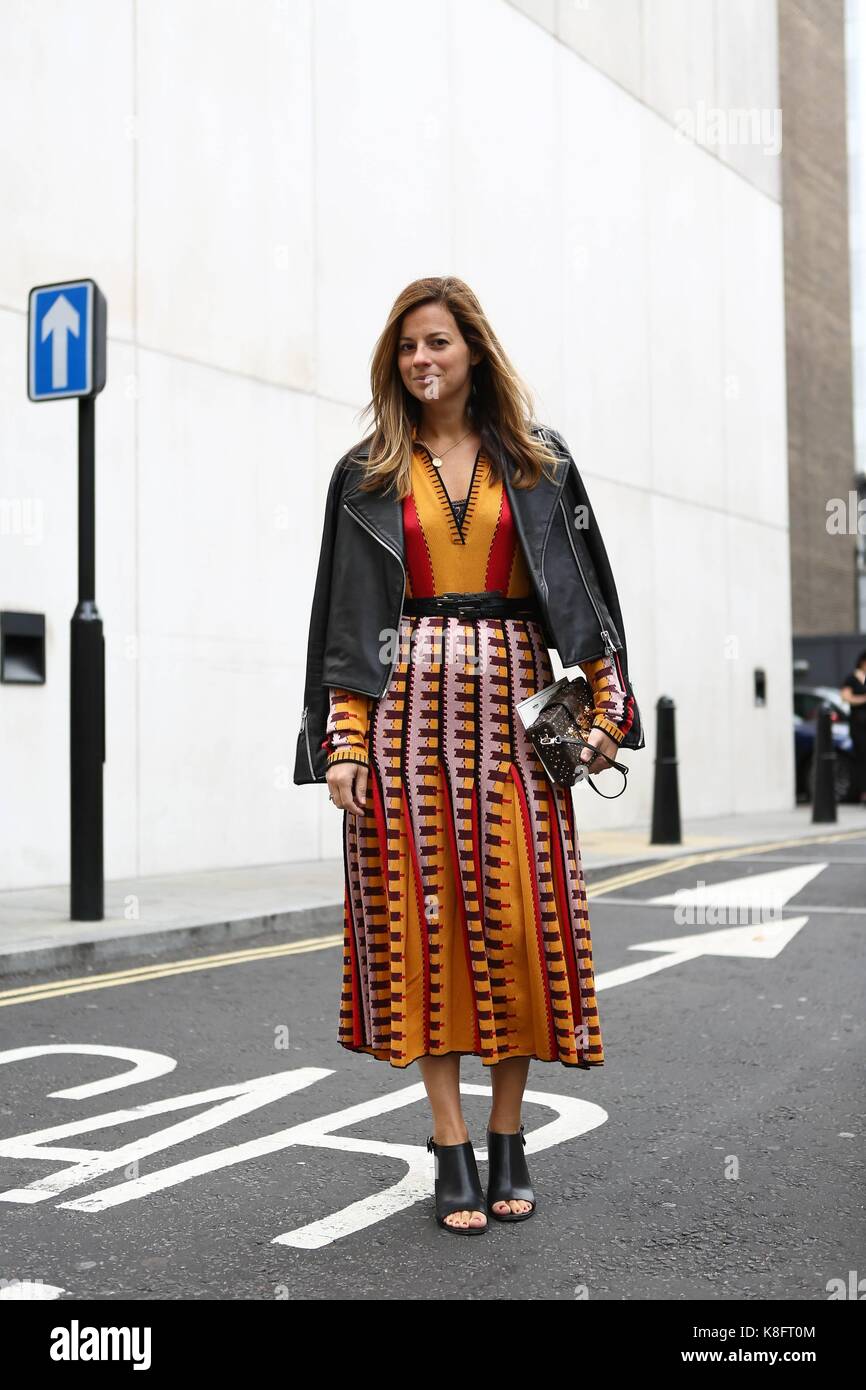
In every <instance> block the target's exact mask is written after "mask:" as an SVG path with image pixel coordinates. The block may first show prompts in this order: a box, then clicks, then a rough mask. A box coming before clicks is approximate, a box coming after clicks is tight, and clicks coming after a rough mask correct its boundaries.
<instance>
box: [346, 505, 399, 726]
mask: <svg viewBox="0 0 866 1390" xmlns="http://www.w3.org/2000/svg"><path fill="white" fill-rule="evenodd" d="M343 508H344V510H345V511H347V512H348V513H349V515H350V516H353V517H354V518H355V520H356V521H357V523H358V525H359V526H363V528H364V530H365V531H369V533H370V535H371V536H372V537H373V539H374V540H377V541H378V542H379V544H380V545H383V546H384V547H385V549H386V550H387V551H389V552H390V554H391V555H393V556H394V559H395V560H396V561H397V563H398V565H399V566H400V570H401V572H402V574H403V592H402V594H401V595H400V612H399V614H398V616H397V624H396V628H395V632H396V637H397V642H396V651H395V654H394V660H393V661H392V662H391V669H390V671H389V672H388V679H387V680H386V682H385V685H384V687H383V688H382V689H381V690H362V691H361V694H362V695H369V696H370V697H371V698H372V699H374V700H381V698H382V696H383V695H384V694H385V691H386V690H387V689H388V686H389V685H390V684H391V677H392V676H393V674H394V667H395V666H396V665H397V657H398V656H399V654H400V624H401V619H402V617H403V600H404V599H405V597H406V566H405V565H404V564H403V561H402V559H401V558H400V554H399V552H398V551H396V550H395V549H394V547H393V545H389V544H388V542H387V541H383V540H382V537H381V536H380V535H379V533H378V531H374V530H373V528H372V526H371V525H370V524H369V523H368V522H366V521H365V520H364V519H363V517H360V516H359V515H358V513H357V512H356V511H355V510H354V509H353V508H352V507H350V506H349V504H348V502H344V503H343Z"/></svg>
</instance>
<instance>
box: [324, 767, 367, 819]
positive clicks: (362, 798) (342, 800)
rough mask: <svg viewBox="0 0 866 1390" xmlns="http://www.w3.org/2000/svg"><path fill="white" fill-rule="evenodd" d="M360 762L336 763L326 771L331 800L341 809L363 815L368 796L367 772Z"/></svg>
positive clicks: (351, 813) (352, 813) (355, 814)
mask: <svg viewBox="0 0 866 1390" xmlns="http://www.w3.org/2000/svg"><path fill="white" fill-rule="evenodd" d="M368 771H369V769H368V768H366V767H362V766H361V764H360V763H334V765H333V766H332V767H329V768H328V770H327V772H326V773H325V781H326V782H327V783H328V788H329V790H330V795H331V800H332V801H333V803H334V805H335V806H336V807H337V808H338V810H340V811H348V812H349V814H350V815H353V816H363V815H364V813H365V802H366V797H367V773H368Z"/></svg>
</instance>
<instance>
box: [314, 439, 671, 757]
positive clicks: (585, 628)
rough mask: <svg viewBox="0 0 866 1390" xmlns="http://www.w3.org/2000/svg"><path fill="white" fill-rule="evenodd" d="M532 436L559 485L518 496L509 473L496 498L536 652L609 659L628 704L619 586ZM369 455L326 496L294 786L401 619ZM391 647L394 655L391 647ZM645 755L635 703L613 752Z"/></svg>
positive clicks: (371, 674)
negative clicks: (529, 609) (537, 625)
mask: <svg viewBox="0 0 866 1390" xmlns="http://www.w3.org/2000/svg"><path fill="white" fill-rule="evenodd" d="M533 433H535V434H539V435H541V436H542V437H543V438H544V439H545V441H546V442H547V443H548V445H549V446H550V447H551V448H552V449H553V451H554V452H555V453H557V454H558V455H559V458H560V465H559V467H558V469H557V477H556V480H555V481H553V480H551V479H550V478H548V477H547V476H546V474H543V475H542V477H541V479H540V480H539V482H538V483H537V484H536V486H535V487H534V488H516V487H514V486H513V485H512V481H511V476H510V475H511V472H512V467H511V466H509V467H507V468H506V469H505V488H506V490H507V494H508V501H509V504H510V506H511V511H512V515H513V516H514V522H515V526H516V529H517V534H518V536H519V538H520V541H521V545H522V547H523V552H524V555H525V557H526V562H527V567H528V569H529V573H530V576H531V579H532V584H533V588H534V591H535V596H536V598H537V600H538V603H539V605H540V609H541V613H542V618H543V624H542V626H543V631H544V638H545V641H546V643H547V646H548V647H549V648H555V649H556V651H557V652H558V654H559V659H560V661H561V663H562V665H563V667H565V668H566V669H567V668H568V667H570V666H576V665H577V664H578V663H579V662H581V661H591V660H593V659H595V658H596V657H600V656H603V655H604V654H605V653H607V654H611V653H612V652H613V651H614V650H616V651H617V652H618V653H619V664H620V668H621V671H622V676H623V680H624V681H625V683H626V690H627V692H628V693H629V694H631V695H632V696H633V695H634V691H633V689H632V686H631V682H630V680H629V674H628V654H627V651H626V642H625V630H624V628H623V621H622V614H621V612H620V606H619V599H618V597H617V592H616V586H615V584H614V579H613V574H612V573H611V568H610V564H609V561H608V557H607V552H606V550H605V547H604V542H603V540H602V537H601V532H600V530H599V527H598V523H597V522H596V519H595V515H594V513H593V510H592V506H591V504H590V501H589V497H588V496H587V493H586V489H585V487H584V485H583V480H582V479H581V476H580V473H579V472H578V469H577V465H576V463H575V462H574V459H573V458H572V457H571V454H570V453H569V451H568V448H567V446H566V444H565V441H564V440H563V438H562V436H561V435H559V434H557V432H556V431H555V430H552V429H544V428H542V427H541V426H535V427H534V428H533ZM368 455H369V445H368V444H361V445H359V446H358V447H357V448H355V449H353V450H350V452H349V453H348V454H345V455H344V456H343V458H341V459H340V461H339V463H338V464H337V466H336V468H335V469H334V473H333V476H332V478H331V482H330V486H329V488H328V496H327V501H326V504H325V523H324V528H323V532H322V545H321V551H320V555H319V568H318V573H317V576H316V587H315V591H314V594H313V606H312V614H311V618H310V632H309V640H308V644H307V666H306V679H305V684H304V711H303V715H302V717H301V729H300V733H299V734H298V744H297V752H296V758H295V771H294V781H295V782H296V783H298V784H302V783H306V782H324V781H325V772H326V768H327V750H326V749H324V748H322V747H321V744H322V742H323V740H324V738H325V734H326V724H327V719H328V712H329V697H328V687H329V686H341V687H343V688H344V689H346V690H356V691H360V692H361V693H363V694H365V695H372V696H374V697H375V698H380V697H381V696H382V695H384V694H385V691H386V690H387V688H388V685H389V684H390V680H391V675H392V672H393V665H391V666H389V665H388V664H387V663H385V662H383V661H382V659H381V656H380V651H381V649H382V644H383V641H384V635H383V634H385V633H396V632H398V631H399V627H400V617H401V614H402V610H403V599H404V596H405V591H406V576H405V552H404V542H403V512H402V505H401V502H400V500H399V499H398V498H397V497H396V495H395V493H394V492H393V490H389V491H388V492H387V493H383V492H359V491H358V484H359V483H360V482H361V481H362V480H363V462H362V461H363V460H364V459H366V458H367V457H368ZM579 504H582V505H583V506H584V507H585V508H586V512H585V516H586V518H587V522H586V526H585V527H577V526H575V524H574V516H575V513H574V510H573V509H574V507H576V506H577V505H579ZM391 646H392V648H393V649H394V650H395V652H396V651H397V648H398V644H397V643H396V642H392V643H391ZM644 745H645V740H644V734H643V728H642V725H641V718H640V712H639V710H638V708H637V701H636V700H635V705H634V721H633V724H632V727H631V728H630V729H629V731H628V733H627V734H626V736H625V738H624V739H623V741H622V743H621V745H620V747H622V748H643V747H644Z"/></svg>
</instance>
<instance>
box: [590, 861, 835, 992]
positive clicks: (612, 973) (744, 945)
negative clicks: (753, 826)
mask: <svg viewBox="0 0 866 1390" xmlns="http://www.w3.org/2000/svg"><path fill="white" fill-rule="evenodd" d="M826 867H827V865H826V864H795V865H793V866H792V867H791V868H790V869H774V870H773V871H772V872H770V873H767V874H747V875H746V876H745V877H742V878H729V879H725V881H724V882H723V883H710V884H705V883H699V884H698V886H697V887H696V888H680V889H678V890H677V892H676V893H664V894H662V895H661V896H660V897H657V898H650V899H649V901H650V903H651V904H658V905H661V906H665V905H671V906H674V907H676V908H677V909H679V912H676V913H675V914H674V916H675V918H676V919H677V920H678V921H683V920H684V918H685V914H686V913H687V912H689V910H690V909H697V914H696V915H697V916H698V918H699V920H700V919H702V920H705V921H707V922H712V924H713V925H716V924H717V922H718V920H719V917H718V915H717V914H713V915H712V916H711V915H710V914H709V913H706V912H704V911H703V909H704V908H707V907H710V908H717V909H719V913H720V914H723V913H724V911H725V910H726V909H729V908H733V909H734V914H733V920H734V922H737V920H738V913H739V912H740V911H741V909H743V908H746V909H749V908H755V909H757V910H758V912H759V913H760V914H764V913H767V912H770V913H773V914H776V913H780V912H781V910H782V908H783V907H784V906H785V904H786V903H787V902H788V900H789V899H790V898H793V897H794V895H795V894H796V893H799V892H800V891H801V889H803V888H804V887H805V886H806V884H807V883H811V881H812V879H813V878H816V877H817V875H818V874H819V873H821V871H822V869H826ZM680 913H681V914H682V915H680ZM722 920H724V918H722ZM808 920H809V918H808V917H788V918H784V917H781V916H775V915H774V916H773V917H772V918H771V919H770V920H766V919H765V920H759V921H756V922H751V923H748V924H747V925H746V926H725V927H722V928H721V929H720V930H716V931H708V932H697V933H695V934H694V935H692V936H673V937H668V938H666V939H665V940H663V941H642V942H640V943H639V944H638V945H635V946H630V947H629V950H630V951H662V952H664V954H663V955H660V956H658V957H657V958H656V959H655V960H646V961H640V962H637V963H635V964H634V965H623V966H620V967H619V969H617V970H605V971H604V973H603V974H601V975H597V976H596V979H595V987H596V990H600V989H612V988H613V987H614V986H615V985H626V984H631V982H632V981H633V980H641V979H643V978H644V977H645V976H647V975H655V974H656V973H657V972H658V971H659V970H670V968H671V966H672V965H682V964H683V963H684V962H685V961H689V960H697V959H698V957H699V956H744V957H751V958H752V959H760V960H772V959H773V957H774V956H777V955H778V954H779V953H780V951H782V950H784V948H785V947H786V946H787V944H788V942H789V941H791V940H792V939H793V937H795V936H796V935H797V933H798V931H800V929H801V927H805V925H806V923H807V922H808Z"/></svg>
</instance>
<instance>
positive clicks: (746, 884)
mask: <svg viewBox="0 0 866 1390" xmlns="http://www.w3.org/2000/svg"><path fill="white" fill-rule="evenodd" d="M826 867H827V865H826V864H794V865H792V866H791V868H790V869H773V870H772V871H771V872H770V873H768V874H747V875H746V876H745V877H744V878H727V879H725V881H724V882H723V883H704V882H703V881H701V882H699V884H698V886H697V887H696V888H680V889H678V890H677V892H676V893H665V894H663V895H662V896H661V897H660V898H650V900H649V901H650V903H651V904H653V903H658V904H662V905H664V904H665V903H673V904H674V905H675V906H680V907H701V906H713V907H754V908H760V909H763V910H765V911H766V910H767V909H769V910H771V911H778V910H781V909H782V908H783V907H784V906H785V904H786V903H787V902H789V901H790V899H791V898H793V897H794V896H795V894H797V893H799V892H801V891H802V890H803V889H804V888H805V887H806V884H807V883H811V882H812V879H813V878H817V877H818V875H819V874H820V873H821V872H822V871H823V870H824V869H826ZM734 921H736V918H734Z"/></svg>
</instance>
